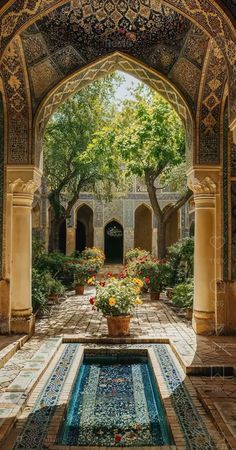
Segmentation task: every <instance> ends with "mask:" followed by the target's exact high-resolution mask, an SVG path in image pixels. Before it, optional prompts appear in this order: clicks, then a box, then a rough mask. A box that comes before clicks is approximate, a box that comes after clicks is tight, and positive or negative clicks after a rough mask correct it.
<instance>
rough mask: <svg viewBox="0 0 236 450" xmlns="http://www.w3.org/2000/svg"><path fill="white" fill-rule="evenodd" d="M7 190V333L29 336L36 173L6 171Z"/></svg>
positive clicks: (32, 323) (38, 176) (30, 330)
mask: <svg viewBox="0 0 236 450" xmlns="http://www.w3.org/2000/svg"><path fill="white" fill-rule="evenodd" d="M7 176H8V189H9V192H11V194H12V237H11V261H10V264H11V270H10V284H11V316H12V317H11V331H12V332H13V333H28V334H30V333H32V332H33V329H34V316H33V314H32V299H31V275H32V203H33V197H34V192H35V191H36V189H37V188H38V187H39V185H40V179H41V176H40V173H39V172H38V171H37V170H36V169H35V168H33V167H31V166H25V167H24V168H23V167H19V169H18V168H16V167H9V168H8V173H7Z"/></svg>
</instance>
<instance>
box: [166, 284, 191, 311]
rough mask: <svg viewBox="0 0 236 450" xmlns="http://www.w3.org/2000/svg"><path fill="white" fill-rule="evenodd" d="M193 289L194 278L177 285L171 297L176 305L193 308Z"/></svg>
mask: <svg viewBox="0 0 236 450" xmlns="http://www.w3.org/2000/svg"><path fill="white" fill-rule="evenodd" d="M193 290H194V288H193V279H190V280H187V281H186V282H185V283H181V284H178V285H177V286H175V288H174V289H173V295H172V297H171V299H172V301H173V303H174V305H176V306H179V307H180V308H192V307H193Z"/></svg>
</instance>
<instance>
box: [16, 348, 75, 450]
mask: <svg viewBox="0 0 236 450" xmlns="http://www.w3.org/2000/svg"><path fill="white" fill-rule="evenodd" d="M77 349H78V344H77V345H75V344H68V345H66V347H65V350H64V352H63V354H62V356H61V358H60V359H59V361H58V363H57V364H56V367H55V369H54V371H53V373H52V375H51V376H50V377H49V379H48V382H47V383H46V385H45V387H44V388H43V390H42V392H41V394H40V396H39V398H38V400H37V402H36V404H35V406H34V408H33V410H32V413H31V414H30V415H29V417H28V420H27V423H26V425H25V427H24V429H23V430H22V433H21V434H20V435H19V437H18V439H17V441H16V444H15V446H14V450H33V449H40V450H41V449H42V450H43V449H44V448H46V447H44V446H43V444H42V443H43V440H44V438H45V436H46V434H47V428H48V425H49V422H50V420H51V418H52V416H53V414H54V411H55V408H56V405H57V400H58V398H59V395H60V393H61V390H62V387H63V385H64V382H65V380H66V377H67V374H68V371H69V369H70V367H71V364H72V362H73V360H74V357H75V354H76V351H77Z"/></svg>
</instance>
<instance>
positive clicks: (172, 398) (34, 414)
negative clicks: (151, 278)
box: [13, 343, 223, 450]
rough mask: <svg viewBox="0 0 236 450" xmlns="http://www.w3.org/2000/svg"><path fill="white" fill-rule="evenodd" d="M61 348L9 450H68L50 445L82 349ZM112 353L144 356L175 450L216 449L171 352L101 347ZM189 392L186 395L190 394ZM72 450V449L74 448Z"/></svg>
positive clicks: (163, 346) (154, 347)
mask: <svg viewBox="0 0 236 450" xmlns="http://www.w3.org/2000/svg"><path fill="white" fill-rule="evenodd" d="M63 347H65V348H64V351H63V353H62V355H61V357H60V358H59V360H58V362H57V364H56V366H55V368H54V370H53V371H52V373H51V375H50V376H49V378H48V379H47V381H46V383H45V385H44V387H43V389H42V391H41V393H40V394H39V396H38V398H37V399H36V402H35V403H34V406H33V409H32V411H31V412H30V414H29V416H28V418H27V420H26V423H25V425H24V427H23V429H22V430H21V432H20V434H19V436H18V438H17V441H16V444H15V446H14V447H13V449H14V450H23V449H24V450H31V449H46V448H51V449H55V450H56V449H57V450H59V449H63V448H69V447H66V446H64V447H63V446H58V445H55V437H56V434H57V431H58V429H59V426H60V421H61V419H62V417H63V414H64V409H65V407H66V403H67V400H68V397H69V393H70V390H71V387H72V384H73V378H74V376H75V375H76V372H77V370H78V363H79V359H80V358H79V357H78V352H79V351H80V352H81V351H82V348H83V347H82V346H81V345H79V344H73V343H70V344H64V345H63ZM88 348H89V350H88V351H94V350H95V351H96V350H98V349H99V350H98V351H100V352H103V353H104V350H105V351H106V349H104V346H101V347H100V346H96V349H95V348H93V346H88ZM112 348H113V352H114V350H115V351H118V352H119V351H126V350H127V351H128V350H129V351H135V349H143V350H144V349H147V350H149V355H150V358H151V362H152V365H153V368H154V372H155V373H156V377H157V379H158V384H159V387H160V390H161V391H162V392H161V394H162V397H163V402H164V406H165V408H166V410H167V415H168V420H169V422H170V425H171V428H172V431H173V435H174V438H175V440H176V441H178V442H176V444H177V448H181V449H184V448H186V449H189V450H205V449H207V450H214V449H218V448H222V443H223V440H222V439H221V438H220V435H219V434H218V432H217V431H216V429H215V428H214V426H213V425H212V424H211V421H210V420H209V419H208V418H207V415H206V413H205V412H204V409H203V407H202V406H201V405H200V403H199V402H198V400H197V398H196V391H195V390H194V389H193V387H192V384H191V382H190V381H189V380H188V378H187V377H186V376H185V375H184V373H183V372H182V370H181V367H180V366H179V368H178V367H177V366H178V362H177V360H176V362H175V360H174V359H173V358H175V357H174V356H172V355H171V353H172V352H171V350H170V349H169V346H168V345H166V344H136V345H133V346H132V345H129V344H127V345H121V346H119V348H118V349H117V348H115V349H114V346H113V345H112V346H109V347H107V351H109V349H112ZM136 351H137V350H136ZM80 355H81V353H80ZM75 357H76V358H75ZM80 357H81V356H80ZM181 372H182V374H181ZM68 373H70V376H69V380H67V376H68ZM161 380H162V381H161ZM188 383H189V384H188ZM189 391H191V392H190V394H189ZM190 395H191V396H190ZM53 416H54V419H53ZM50 423H51V428H50ZM206 424H207V425H206ZM48 430H49V431H48ZM183 436H185V442H184V441H183ZM178 439H179V440H178ZM219 441H220V442H219ZM91 444H92V443H91ZM73 448H74V449H76V447H73ZM77 448H78V449H79V448H81V447H77ZM173 448H175V446H173ZM129 449H130V447H129ZM136 450H137V447H136Z"/></svg>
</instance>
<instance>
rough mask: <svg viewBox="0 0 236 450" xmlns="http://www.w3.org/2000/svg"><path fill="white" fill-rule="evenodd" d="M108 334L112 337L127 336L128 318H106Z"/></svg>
mask: <svg viewBox="0 0 236 450" xmlns="http://www.w3.org/2000/svg"><path fill="white" fill-rule="evenodd" d="M106 319H107V326H108V334H109V336H112V337H117V336H126V335H127V334H129V326H130V319H131V317H130V316H106Z"/></svg>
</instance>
